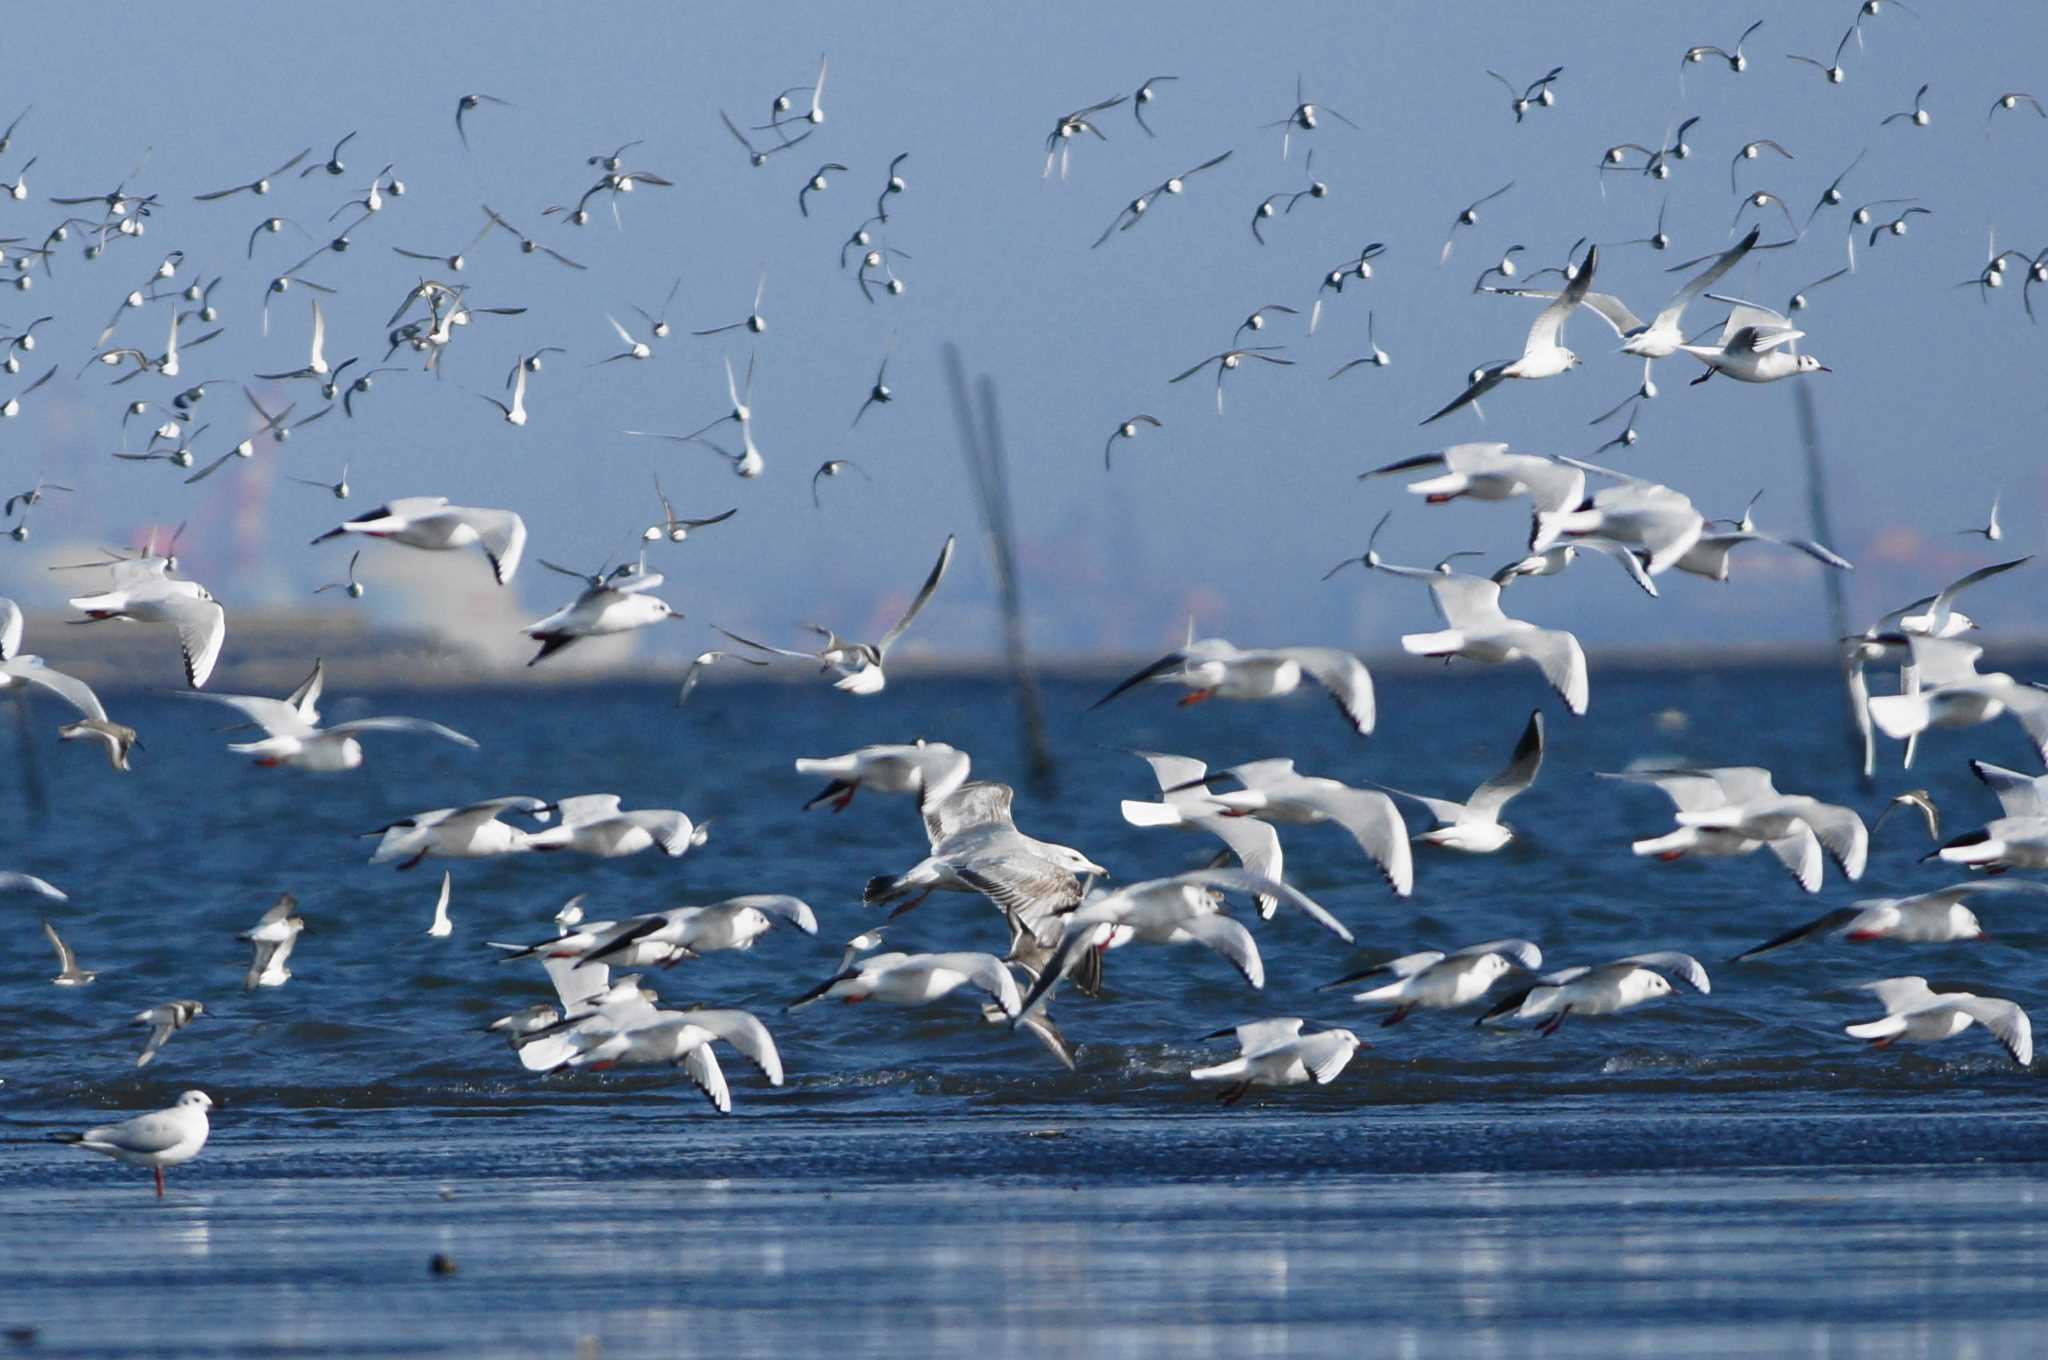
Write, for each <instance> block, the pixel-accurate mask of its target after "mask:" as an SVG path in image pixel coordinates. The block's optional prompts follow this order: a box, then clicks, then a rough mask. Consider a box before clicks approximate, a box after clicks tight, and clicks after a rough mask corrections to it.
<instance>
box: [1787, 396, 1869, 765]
mask: <svg viewBox="0 0 2048 1360" xmlns="http://www.w3.org/2000/svg"><path fill="white" fill-rule="evenodd" d="M1792 400H1793V402H1794V404H1795V405H1796V406H1797V408H1798V414H1799V442H1800V443H1801V444H1802V445H1803V446H1804V447H1805V450H1806V517H1807V525H1808V527H1809V528H1810V529H1811V530H1812V532H1813V536H1814V538H1815V539H1816V540H1817V541H1819V542H1821V543H1825V544H1827V545H1828V546H1829V547H1833V546H1834V543H1835V534H1834V528H1833V526H1832V525H1831V524H1830V523H1829V521H1828V481H1827V467H1826V464H1825V463H1824V461H1823V460H1822V457H1821V447H1820V417H1819V416H1818V415H1817V414H1815V412H1814V408H1813V388H1812V387H1811V386H1810V385H1809V384H1807V383H1804V382H1795V383H1793V384H1792ZM1821 580H1822V583H1823V584H1824V585H1826V587H1827V592H1828V627H1829V629H1830V631H1829V633H1828V643H1829V645H1830V646H1831V647H1832V648H1834V650H1835V651H1837V652H1838V653H1839V652H1841V651H1842V639H1844V638H1846V637H1848V636H1849V633H1850V628H1849V605H1848V601H1847V599H1846V598H1845V596H1844V592H1843V589H1842V573H1841V572H1839V571H1834V570H1827V571H1823V572H1822V573H1821ZM1851 664H1853V663H1852V662H1850V661H1849V660H1848V659H1847V657H1846V656H1845V657H1844V658H1843V661H1842V665H1843V666H1844V667H1845V668H1846V667H1847V666H1849V665H1851ZM1843 693H1844V695H1845V697H1846V699H1847V702H1848V703H1850V704H1854V703H1855V702H1856V698H1855V694H1854V692H1853V691H1851V690H1850V689H1849V687H1848V685H1847V684H1846V683H1845V684H1844V685H1843ZM1848 722H1849V747H1850V751H1851V759H1852V760H1853V761H1854V762H1855V764H1856V768H1857V770H1858V771H1861V770H1862V768H1863V738H1862V736H1861V735H1860V730H1859V725H1858V723H1857V721H1856V715H1855V714H1854V713H1850V714H1849V715H1848ZM1871 782H1873V781H1871V780H1868V779H1866V780H1865V781H1864V783H1865V785H1866V786H1868V785H1869V784H1870V783H1871Z"/></svg>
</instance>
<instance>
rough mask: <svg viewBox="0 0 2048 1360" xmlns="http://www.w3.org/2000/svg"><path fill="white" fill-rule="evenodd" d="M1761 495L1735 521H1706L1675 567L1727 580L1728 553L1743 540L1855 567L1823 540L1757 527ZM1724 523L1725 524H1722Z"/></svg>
mask: <svg viewBox="0 0 2048 1360" xmlns="http://www.w3.org/2000/svg"><path fill="white" fill-rule="evenodd" d="M1762 495H1763V493H1762V492H1761V491H1759V492H1758V493H1757V494H1756V496H1753V497H1751V498H1750V502H1749V508H1748V509H1746V510H1744V511H1743V512H1742V518H1741V519H1739V520H1732V521H1731V520H1725V519H1724V520H1709V521H1708V522H1707V526H1706V528H1705V529H1704V530H1702V531H1701V533H1700V536H1699V538H1698V539H1697V540H1696V541H1695V542H1694V543H1693V545H1692V546H1691V547H1690V548H1688V549H1686V551H1685V555H1684V556H1682V557H1680V558H1679V559H1678V561H1677V562H1676V563H1675V564H1674V565H1676V566H1677V568H1678V570H1680V571H1682V572H1685V573H1687V574H1688V575H1691V576H1702V577H1705V578H1706V579H1707V580H1709V581H1725V580H1727V579H1728V558H1729V556H1730V555H1731V554H1732V553H1733V552H1734V551H1735V550H1736V549H1737V548H1739V547H1741V546H1742V545H1743V544H1745V543H1775V544H1777V545H1778V546H1779V547H1783V548H1792V549H1794V550H1796V551H1798V552H1802V553H1805V554H1806V555H1807V556H1808V557H1811V558H1812V559H1813V560H1814V561H1816V562H1818V563H1820V564H1821V565H1822V566H1824V567H1832V568H1833V569H1834V570H1836V571H1854V570H1855V569H1856V568H1855V564H1854V563H1852V562H1850V561H1849V559H1847V558H1846V557H1843V556H1842V555H1841V554H1840V553H1838V552H1836V551H1835V550H1834V549H1832V548H1830V547H1828V546H1827V545H1826V544H1825V543H1816V542H1814V541H1813V540H1812V539H1810V538H1781V537H1780V536H1778V535H1777V534H1771V533H1766V532H1764V531H1763V530H1762V529H1759V528H1757V527H1756V514H1755V512H1756V502H1757V500H1758V499H1759V498H1760V497H1761V496H1762ZM1724 525H1725V526H1727V527H1725V528H1724V527H1722V526H1724Z"/></svg>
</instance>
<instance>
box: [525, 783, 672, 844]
mask: <svg viewBox="0 0 2048 1360" xmlns="http://www.w3.org/2000/svg"><path fill="white" fill-rule="evenodd" d="M549 806H550V807H551V808H552V809H553V810H554V811H555V812H557V813H559V814H560V820H559V821H558V822H557V824H556V825H554V826H551V827H548V828H546V829H545V830H541V831H531V832H527V833H524V835H523V836H522V837H521V843H522V845H523V848H525V849H528V850H574V851H576V852H578V853H579V854H585V855H594V856H596V857H597V858H599V859H617V858H619V857H620V856H622V855H637V854H639V853H640V852H641V851H643V850H652V849H655V848H656V847H659V848H660V850H661V852H662V853H663V854H665V855H667V856H669V857H670V858H671V859H675V858H678V857H680V856H683V855H687V854H688V853H690V851H691V850H693V849H695V848H696V847H697V846H700V845H702V844H704V842H705V841H706V840H707V839H709V837H710V834H711V824H710V823H709V822H704V823H696V822H692V821H691V820H690V818H689V817H688V815H687V814H684V813H681V812H677V811H675V810H674V809H671V808H642V809H639V810H637V811H633V812H622V811H620V810H619V795H617V794H616V793H586V794H579V795H578V796H576V797H573V798H558V799H556V800H555V801H554V802H553V803H552V804H550V805H549ZM508 829H509V828H508Z"/></svg>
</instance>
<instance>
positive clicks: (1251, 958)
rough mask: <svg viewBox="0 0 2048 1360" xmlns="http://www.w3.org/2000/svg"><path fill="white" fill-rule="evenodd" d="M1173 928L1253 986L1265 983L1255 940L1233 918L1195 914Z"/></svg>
mask: <svg viewBox="0 0 2048 1360" xmlns="http://www.w3.org/2000/svg"><path fill="white" fill-rule="evenodd" d="M1177 929H1178V931H1179V932H1180V933H1181V934H1184V935H1186V936H1188V937H1189V938H1190V939H1193V940H1194V941H1195V942H1196V943H1197V944H1203V945H1207V946H1208V947H1209V948H1211V949H1213V950H1215V951H1216V952H1217V953H1218V954H1221V955H1222V956H1223V957H1224V958H1226V959H1228V960H1229V961H1230V965H1231V967H1233V968H1235V969H1237V971H1238V972H1239V973H1241V974H1243V975H1244V980H1245V981H1246V982H1249V983H1250V984H1251V985H1252V986H1253V987H1255V988H1260V989H1263V988H1264V987H1265V985H1266V964H1265V960H1263V959H1261V958H1260V957H1259V945H1258V941H1256V940H1254V939H1253V938H1252V933H1251V932H1250V931H1249V930H1246V929H1245V928H1244V927H1243V926H1241V925H1239V924H1238V923H1237V922H1236V921H1233V920H1231V919H1230V918H1229V917H1228V916H1195V917H1190V918H1189V919H1188V920H1185V921H1182V922H1181V923H1180V925H1179V926H1178V927H1177ZM1296 1023H1297V1024H1298V1023H1300V1022H1299V1021H1297V1022H1296Z"/></svg>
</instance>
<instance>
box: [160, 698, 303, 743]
mask: <svg viewBox="0 0 2048 1360" xmlns="http://www.w3.org/2000/svg"><path fill="white" fill-rule="evenodd" d="M186 697H188V698H192V699H211V700H212V701H213V702H215V703H217V704H226V705H227V706H228V707H229V708H232V709H234V710H235V711H236V712H237V713H240V714H241V715H242V716H243V717H245V718H247V719H248V720H249V721H250V722H252V723H255V724H256V725H257V726H258V727H260V728H262V729H263V731H264V733H265V734H266V735H268V736H273V737H310V736H313V735H314V734H315V733H316V732H318V731H319V729H318V728H316V727H314V726H313V725H312V724H311V723H309V722H307V721H306V720H305V719H304V718H302V717H301V716H299V710H298V709H296V708H294V707H293V706H292V705H291V704H290V703H289V702H287V701H285V700H283V699H269V698H265V697H264V696H262V695H260V694H197V693H194V694H188V695H187V696H186Z"/></svg>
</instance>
